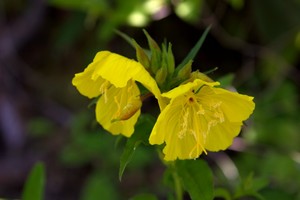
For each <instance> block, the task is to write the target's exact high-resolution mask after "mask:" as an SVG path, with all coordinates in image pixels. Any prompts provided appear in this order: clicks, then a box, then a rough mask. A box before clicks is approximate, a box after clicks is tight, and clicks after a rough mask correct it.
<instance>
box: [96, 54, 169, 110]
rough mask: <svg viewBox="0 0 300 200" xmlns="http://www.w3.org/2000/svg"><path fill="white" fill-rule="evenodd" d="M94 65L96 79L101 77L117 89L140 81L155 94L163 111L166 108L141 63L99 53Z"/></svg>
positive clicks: (115, 55) (153, 81)
mask: <svg viewBox="0 0 300 200" xmlns="http://www.w3.org/2000/svg"><path fill="white" fill-rule="evenodd" d="M93 63H94V65H95V68H96V70H95V73H94V76H95V78H97V77H98V76H101V77H102V78H104V79H106V80H108V81H109V82H110V83H111V84H113V85H114V86H115V87H125V86H126V84H127V82H128V81H129V80H131V79H133V80H135V81H138V82H140V83H141V84H142V85H143V86H145V87H146V88H147V89H148V90H149V91H150V92H151V93H153V95H154V96H155V98H156V99H157V100H158V103H159V106H160V108H161V109H163V108H164V107H165V103H164V101H163V100H162V97H161V93H160V90H159V88H158V86H157V84H156V82H155V80H154V79H153V78H152V76H151V75H150V74H149V73H148V71H147V70H146V69H145V68H144V67H143V66H142V65H141V64H140V63H138V62H136V61H134V60H131V59H128V58H126V57H124V56H121V55H118V54H115V53H111V52H109V51H101V52H99V53H97V55H96V57H95V59H94V61H93Z"/></svg>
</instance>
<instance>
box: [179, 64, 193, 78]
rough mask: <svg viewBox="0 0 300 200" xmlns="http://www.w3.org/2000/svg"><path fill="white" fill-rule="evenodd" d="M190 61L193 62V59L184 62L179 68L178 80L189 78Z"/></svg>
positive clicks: (190, 71)
mask: <svg viewBox="0 0 300 200" xmlns="http://www.w3.org/2000/svg"><path fill="white" fill-rule="evenodd" d="M192 63H193V61H192V60H190V61H189V62H188V63H186V64H185V65H184V66H183V67H182V69H180V70H179V72H178V74H177V77H178V78H179V79H180V80H186V79H188V78H190V76H191V73H192Z"/></svg>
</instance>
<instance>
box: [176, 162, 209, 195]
mask: <svg viewBox="0 0 300 200" xmlns="http://www.w3.org/2000/svg"><path fill="white" fill-rule="evenodd" d="M176 172H177V174H178V175H179V177H180V180H181V181H182V184H183V186H184V188H185V190H186V191H187V192H188V193H189V195H190V197H191V199H193V200H198V199H201V200H212V199H213V196H214V188H213V175H212V172H211V169H210V168H209V166H208V165H207V164H206V162H205V161H203V160H200V159H199V160H184V161H176Z"/></svg>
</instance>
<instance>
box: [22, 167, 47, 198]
mask: <svg viewBox="0 0 300 200" xmlns="http://www.w3.org/2000/svg"><path fill="white" fill-rule="evenodd" d="M44 187H45V169H44V164H43V163H41V162H38V163H37V164H35V166H34V167H33V169H32V170H31V172H30V174H29V176H28V178H27V180H26V183H25V186H24V189H23V193H22V200H42V199H44V197H43V195H44Z"/></svg>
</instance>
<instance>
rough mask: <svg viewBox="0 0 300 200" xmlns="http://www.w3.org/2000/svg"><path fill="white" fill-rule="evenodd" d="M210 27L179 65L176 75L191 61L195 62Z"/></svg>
mask: <svg viewBox="0 0 300 200" xmlns="http://www.w3.org/2000/svg"><path fill="white" fill-rule="evenodd" d="M210 27H211V26H209V27H207V28H206V29H205V31H204V33H203V34H202V35H201V37H200V39H199V40H198V42H197V43H196V45H195V46H194V47H193V48H192V50H191V51H190V52H189V54H188V55H187V56H186V57H185V59H184V60H183V61H182V62H181V63H180V64H179V65H178V67H177V68H176V70H175V72H176V73H175V74H177V73H178V71H179V70H181V68H183V67H184V66H185V65H186V64H187V63H188V62H189V61H190V60H193V59H194V58H195V56H196V55H197V53H198V51H199V50H200V48H201V46H202V44H203V42H204V40H205V38H206V36H207V34H208V32H209V30H210Z"/></svg>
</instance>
